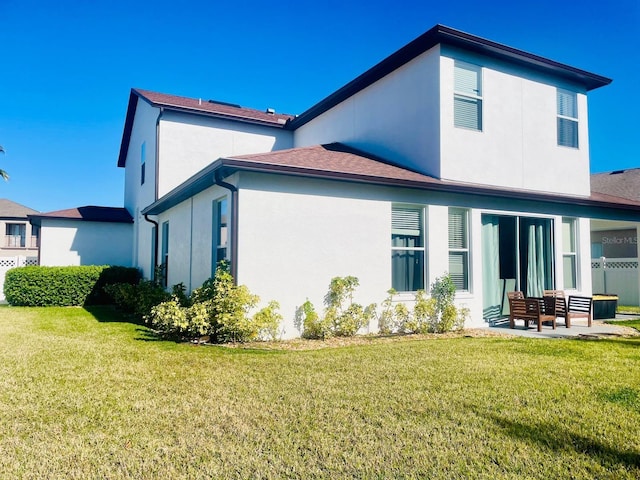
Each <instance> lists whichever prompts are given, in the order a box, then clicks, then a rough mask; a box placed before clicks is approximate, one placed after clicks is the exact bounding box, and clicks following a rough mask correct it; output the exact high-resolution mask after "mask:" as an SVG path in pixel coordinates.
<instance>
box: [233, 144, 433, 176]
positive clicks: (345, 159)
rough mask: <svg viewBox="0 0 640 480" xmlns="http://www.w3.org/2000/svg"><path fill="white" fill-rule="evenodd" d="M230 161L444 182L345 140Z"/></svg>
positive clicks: (237, 157)
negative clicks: (345, 143)
mask: <svg viewBox="0 0 640 480" xmlns="http://www.w3.org/2000/svg"><path fill="white" fill-rule="evenodd" d="M229 160H243V161H244V162H243V163H244V164H249V163H255V164H261V165H270V166H282V167H288V168H293V169H300V170H305V171H308V172H314V171H315V172H318V173H324V174H326V173H329V172H331V173H338V174H345V175H350V176H352V177H363V178H364V177H371V178H372V179H375V178H378V179H396V180H407V181H415V182H424V183H433V184H437V183H442V181H440V180H438V179H436V178H433V177H429V176H427V175H423V174H421V173H417V172H414V171H412V170H408V169H406V168H403V167H398V166H395V165H393V164H391V163H389V162H388V161H385V160H383V159H381V158H379V157H376V156H375V155H371V154H369V153H366V152H363V151H361V150H358V149H355V148H352V147H349V146H347V145H344V144H342V143H330V144H327V145H314V146H310V147H299V148H290V149H287V150H276V151H275V152H268V153H259V154H250V155H238V156H235V157H231V158H229Z"/></svg>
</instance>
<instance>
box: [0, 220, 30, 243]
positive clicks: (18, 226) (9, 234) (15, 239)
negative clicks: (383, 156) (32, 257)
mask: <svg viewBox="0 0 640 480" xmlns="http://www.w3.org/2000/svg"><path fill="white" fill-rule="evenodd" d="M26 235H27V225H26V224H24V223H7V226H6V241H5V246H6V247H11V248H24V247H25V246H26Z"/></svg>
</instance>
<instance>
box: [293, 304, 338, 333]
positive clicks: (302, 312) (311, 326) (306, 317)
mask: <svg viewBox="0 0 640 480" xmlns="http://www.w3.org/2000/svg"><path fill="white" fill-rule="evenodd" d="M296 323H297V325H298V328H300V327H301V328H302V338H309V339H323V340H324V339H325V338H327V337H328V336H330V335H331V326H330V325H329V323H328V322H326V321H325V319H324V318H322V317H320V315H318V312H316V309H315V307H314V306H313V304H312V303H311V302H310V301H309V300H308V299H307V301H306V302H304V303H303V304H302V305H301V306H300V307H298V309H297V310H296Z"/></svg>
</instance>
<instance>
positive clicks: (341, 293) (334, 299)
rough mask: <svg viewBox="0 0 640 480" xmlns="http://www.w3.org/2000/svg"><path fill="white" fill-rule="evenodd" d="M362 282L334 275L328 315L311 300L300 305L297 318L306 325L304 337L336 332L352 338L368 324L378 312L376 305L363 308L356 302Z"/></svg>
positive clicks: (329, 292)
mask: <svg viewBox="0 0 640 480" xmlns="http://www.w3.org/2000/svg"><path fill="white" fill-rule="evenodd" d="M359 284H360V282H359V280H358V279H357V278H356V277H351V276H348V277H334V278H332V279H331V282H330V283H329V291H328V292H327V294H326V295H325V297H324V303H325V307H326V308H325V313H324V318H320V316H319V315H318V314H317V313H316V311H315V308H314V306H313V304H311V302H309V300H307V301H306V302H305V303H304V304H303V305H302V306H301V307H300V308H298V312H297V314H296V317H297V319H298V321H297V323H298V324H301V325H302V326H303V331H302V336H303V337H304V338H315V339H318V338H322V339H325V338H327V337H330V336H332V335H336V336H342V337H350V336H353V335H355V334H356V333H358V330H360V329H361V328H363V327H365V326H368V325H369V322H370V321H371V319H372V318H373V317H375V315H376V304H375V303H374V304H371V305H369V306H367V307H363V306H362V305H360V304H358V303H353V292H354V291H355V289H356V287H357V286H358V285H359Z"/></svg>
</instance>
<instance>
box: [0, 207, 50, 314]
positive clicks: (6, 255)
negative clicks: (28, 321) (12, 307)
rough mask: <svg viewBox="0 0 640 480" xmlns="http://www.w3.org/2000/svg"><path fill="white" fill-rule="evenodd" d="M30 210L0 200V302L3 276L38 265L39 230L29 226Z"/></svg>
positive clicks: (2, 293)
mask: <svg viewBox="0 0 640 480" xmlns="http://www.w3.org/2000/svg"><path fill="white" fill-rule="evenodd" d="M34 213H38V212H37V211H36V210H33V209H32V208H29V207H25V206H24V205H20V204H19V203H16V202H12V201H11V200H7V199H6V198H0V232H2V233H3V235H4V237H3V239H2V242H1V243H0V302H3V301H4V275H5V273H7V271H8V270H10V269H12V268H15V267H24V266H26V265H37V264H38V246H39V243H40V229H39V228H38V227H37V226H32V225H30V224H29V220H28V218H27V217H28V215H31V214H34Z"/></svg>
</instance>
